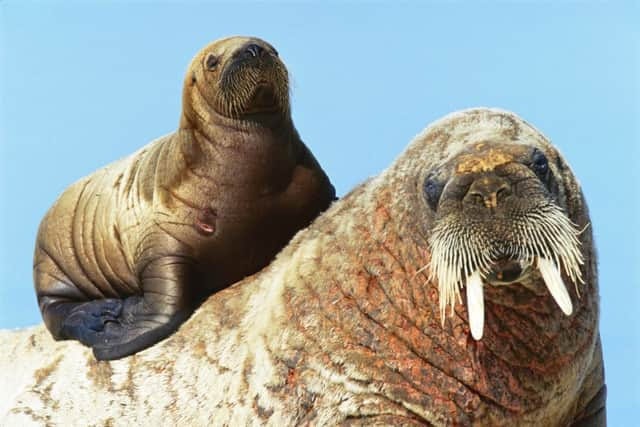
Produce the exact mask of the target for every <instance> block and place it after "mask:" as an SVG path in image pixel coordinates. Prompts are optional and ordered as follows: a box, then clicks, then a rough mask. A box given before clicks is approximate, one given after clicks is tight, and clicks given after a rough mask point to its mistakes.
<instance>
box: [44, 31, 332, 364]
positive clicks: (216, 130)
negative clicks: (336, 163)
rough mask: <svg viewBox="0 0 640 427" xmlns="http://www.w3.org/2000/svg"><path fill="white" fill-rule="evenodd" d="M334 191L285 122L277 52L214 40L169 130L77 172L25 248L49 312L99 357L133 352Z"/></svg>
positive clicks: (274, 247) (265, 255)
mask: <svg viewBox="0 0 640 427" xmlns="http://www.w3.org/2000/svg"><path fill="white" fill-rule="evenodd" d="M334 196H335V191H334V188H333V186H332V185H331V183H330V182H329V179H328V178H327V176H326V175H325V173H324V172H323V171H322V169H321V168H320V166H319V165H318V163H317V161H316V160H315V158H314V157H313V155H312V154H311V153H310V151H309V150H308V149H307V147H306V146H305V145H304V143H303V142H302V141H301V140H300V137H299V136H298V133H297V131H296V129H295V128H294V125H293V122H292V119H291V115H290V109H289V86H288V76H287V71H286V68H285V66H284V65H283V63H282V62H281V61H280V59H279V58H278V54H277V52H276V51H275V50H274V48H273V47H272V46H271V45H269V44H268V43H266V42H264V41H262V40H259V39H256V38H246V37H232V38H226V39H222V40H218V41H216V42H214V43H212V44H210V45H209V46H207V47H206V48H204V49H203V50H202V51H201V52H200V53H198V54H197V55H196V57H195V58H194V59H193V61H192V63H191V65H190V67H189V69H188V72H187V74H186V78H185V84H184V90H183V111H182V116H181V118H180V126H179V128H178V130H176V131H175V132H174V133H172V134H170V135H167V136H164V137H162V138H159V139H158V140H155V141H153V142H152V143H150V144H149V145H147V146H145V147H143V148H142V149H141V150H139V151H137V152H136V153H134V154H133V155H131V156H129V157H127V158H125V159H122V160H120V161H117V162H115V163H112V164H110V165H108V166H106V167H104V168H103V169H100V170H98V171H97V172H95V173H93V174H92V175H90V176H88V177H85V178H83V179H81V180H80V181H78V182H76V183H75V184H73V185H72V186H71V187H69V188H68V189H67V190H66V191H65V192H64V193H63V194H62V195H61V196H60V198H59V199H58V200H57V201H56V202H55V204H54V205H53V206H52V207H51V209H50V210H49V211H48V212H47V214H46V216H45V218H44V219H43V221H42V223H41V225H40V229H39V232H38V237H37V242H36V249H35V260H34V281H35V288H36V292H37V297H38V303H39V306H40V310H41V312H42V316H43V318H44V321H45V324H46V326H47V328H48V329H49V331H50V332H51V333H52V335H53V336H54V337H55V338H56V339H58V340H63V339H75V340H79V341H81V342H82V343H84V344H85V345H87V346H90V347H92V348H93V350H94V354H95V356H96V357H97V358H98V359H106V360H108V359H117V358H120V357H123V356H127V355H129V354H132V353H135V352H137V351H140V350H142V349H144V348H146V347H149V346H151V345H153V344H154V343H156V342H157V341H159V340H161V339H163V338H165V337H167V336H168V335H169V334H171V333H172V332H173V331H174V330H175V329H176V328H177V327H178V326H179V325H180V324H181V323H182V322H183V321H184V320H185V319H186V318H187V317H188V316H189V315H190V314H191V313H192V311H193V310H194V309H195V308H196V307H197V306H198V304H199V303H200V302H201V301H202V300H203V299H204V298H206V297H207V296H209V295H210V294H212V293H214V292H216V291H218V290H220V289H222V288H224V287H226V286H228V285H229V284H231V283H233V282H235V281H237V280H240V279H242V278H243V277H245V276H248V275H250V274H252V273H255V272H256V271H258V270H260V269H261V268H262V267H264V266H265V265H267V264H268V263H269V262H270V261H271V260H272V258H273V257H274V255H275V254H276V253H277V252H278V251H279V250H280V249H281V248H282V247H283V246H284V245H285V244H286V243H287V242H288V241H289V239H290V238H291V237H292V236H293V235H294V234H295V233H296V232H297V231H298V230H300V229H301V228H303V227H305V226H307V225H308V224H309V223H310V222H311V221H312V220H313V219H314V218H315V217H316V216H317V215H318V213H319V212H321V211H323V210H324V209H326V208H327V207H328V206H329V204H330V203H331V202H332V201H333V200H334Z"/></svg>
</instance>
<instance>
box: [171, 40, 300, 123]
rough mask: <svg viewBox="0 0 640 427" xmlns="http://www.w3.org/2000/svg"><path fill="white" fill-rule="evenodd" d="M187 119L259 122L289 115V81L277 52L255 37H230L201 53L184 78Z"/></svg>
mask: <svg viewBox="0 0 640 427" xmlns="http://www.w3.org/2000/svg"><path fill="white" fill-rule="evenodd" d="M183 115H184V116H186V119H187V120H189V121H191V122H193V121H195V122H201V121H204V122H208V121H211V118H212V115H217V116H222V117H225V118H229V119H240V120H251V121H261V119H267V120H272V119H273V117H274V116H278V117H288V115H289V79H288V73H287V69H286V67H285V66H284V64H283V63H282V61H281V60H280V59H279V57H278V52H277V51H276V50H275V49H274V48H273V46H271V45H270V44H269V43H267V42H265V41H263V40H260V39H258V38H253V37H229V38H225V39H221V40H217V41H215V42H213V43H211V44H210V45H208V46H207V47H205V48H204V49H202V50H201V51H200V52H199V53H198V54H197V55H196V56H195V58H194V59H193V61H192V62H191V65H190V66H189V70H188V72H187V75H186V77H185V84H184V93H183Z"/></svg>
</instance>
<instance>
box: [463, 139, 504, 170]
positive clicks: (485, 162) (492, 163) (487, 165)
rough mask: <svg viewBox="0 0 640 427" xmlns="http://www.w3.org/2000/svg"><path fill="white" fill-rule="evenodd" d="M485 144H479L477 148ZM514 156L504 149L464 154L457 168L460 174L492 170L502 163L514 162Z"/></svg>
mask: <svg viewBox="0 0 640 427" xmlns="http://www.w3.org/2000/svg"><path fill="white" fill-rule="evenodd" d="M483 147H484V144H478V145H477V146H476V149H478V150H480V149H482V148H483ZM512 161H513V157H512V156H511V155H509V154H508V153H505V152H504V151H502V150H494V149H489V150H487V152H486V154H484V155H483V156H476V155H474V154H472V153H470V154H466V155H463V156H462V157H461V159H460V163H459V164H458V166H457V168H456V173H457V174H459V175H463V174H468V173H480V172H490V171H492V170H494V169H495V168H496V167H498V166H500V165H504V164H506V163H509V162H512Z"/></svg>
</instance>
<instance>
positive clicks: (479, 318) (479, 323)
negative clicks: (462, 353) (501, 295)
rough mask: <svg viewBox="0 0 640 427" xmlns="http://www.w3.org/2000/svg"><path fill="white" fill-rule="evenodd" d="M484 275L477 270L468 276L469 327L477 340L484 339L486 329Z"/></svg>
mask: <svg viewBox="0 0 640 427" xmlns="http://www.w3.org/2000/svg"><path fill="white" fill-rule="evenodd" d="M483 292H484V291H483V290H482V277H480V272H479V271H476V272H475V273H473V274H472V275H471V276H469V277H467V311H468V312H469V327H470V328H471V335H472V336H473V338H474V339H475V340H480V339H482V331H483V330H484V294H483Z"/></svg>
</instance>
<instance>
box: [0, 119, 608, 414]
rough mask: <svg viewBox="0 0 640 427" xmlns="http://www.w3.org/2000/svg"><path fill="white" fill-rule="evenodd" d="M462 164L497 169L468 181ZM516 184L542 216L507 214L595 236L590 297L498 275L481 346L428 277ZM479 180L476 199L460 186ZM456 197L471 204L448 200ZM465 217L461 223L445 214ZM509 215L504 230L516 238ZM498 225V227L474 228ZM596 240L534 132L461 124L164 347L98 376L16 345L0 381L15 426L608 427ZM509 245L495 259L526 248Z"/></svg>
mask: <svg viewBox="0 0 640 427" xmlns="http://www.w3.org/2000/svg"><path fill="white" fill-rule="evenodd" d="M478 144H485V145H484V146H481V147H478ZM491 148H493V151H491V150H489V151H487V149H491ZM535 150H538V151H539V152H541V153H542V154H544V156H545V159H546V164H547V169H548V173H549V175H545V182H544V183H543V182H542V178H538V177H537V176H538V175H537V174H536V172H535V171H534V167H533V164H534V163H535V162H532V161H531V160H532V159H535V158H537V157H535V156H533V154H534V153H535V152H536V151H535ZM536 156H538V155H536ZM464 158H467V159H469V158H475V159H476V160H477V161H478V162H479V164H481V165H483V166H482V167H480V168H473V167H458V166H460V165H462V164H465V162H463V161H462V160H463V159H464ZM539 163H540V164H542V161H540V162H539ZM505 169H506V170H510V171H512V173H508V174H506V175H505V174H503V175H502V177H503V178H505V179H508V180H509V181H512V180H515V181H519V179H520V178H518V177H528V179H527V181H522V182H529V184H528V185H530V187H527V188H530V189H531V191H530V190H527V189H526V188H517V189H515V188H512V190H517V191H514V192H513V193H512V196H511V197H525V198H527V199H529V201H522V200H520V201H518V200H519V199H518V198H515V199H513V200H511V202H509V203H511V204H513V206H515V205H520V204H523V203H524V204H527V206H529V207H530V208H531V209H533V208H536V207H537V206H538V205H540V204H543V203H545V202H548V201H552V202H553V203H554V204H556V205H557V206H558V207H559V209H561V211H562V212H563V214H564V215H566V216H567V217H568V218H570V220H571V222H572V223H573V224H575V227H576V229H578V230H580V232H579V233H578V239H579V246H578V247H579V248H580V251H581V255H582V261H583V263H582V264H581V265H580V273H581V278H582V282H581V283H578V284H575V283H573V282H572V281H571V277H570V276H569V275H568V274H567V273H566V272H565V271H564V270H563V271H562V278H563V280H564V283H565V284H566V285H567V290H568V293H569V297H570V300H571V303H572V311H571V314H569V315H567V314H565V313H564V312H563V311H562V310H561V309H560V307H559V306H558V303H557V302H556V300H555V299H554V298H553V297H552V295H551V294H550V292H549V290H548V289H547V287H546V286H545V284H544V283H543V280H542V278H541V276H540V274H538V273H537V272H536V270H532V271H531V272H530V273H529V274H528V275H526V276H522V277H524V279H523V283H520V282H519V281H517V280H516V281H514V282H511V283H509V284H497V282H496V283H493V282H491V278H490V275H489V274H488V273H487V274H486V275H485V276H482V280H484V281H485V282H486V283H484V285H483V286H484V289H483V292H484V315H485V318H484V330H483V334H482V337H481V338H475V337H473V336H472V332H471V329H470V325H469V311H468V304H467V301H466V300H465V297H464V294H463V296H461V297H460V298H458V297H456V298H455V299H454V304H453V311H452V312H451V311H450V310H449V306H447V310H446V311H445V315H444V317H443V316H442V314H441V302H440V299H441V297H442V295H441V293H440V290H439V283H438V280H437V278H435V277H434V273H433V272H432V271H430V269H431V267H430V266H431V265H432V245H433V244H434V243H435V242H434V240H433V236H434V235H435V232H434V230H435V229H436V227H438V226H439V225H438V224H442V222H441V221H442V220H443V219H444V218H449V220H452V218H453V217H451V215H453V214H456V215H458V216H459V217H458V220H457V221H460V220H461V219H462V218H465V216H464V212H465V211H466V210H467V209H465V206H464V202H463V200H464V199H465V197H466V195H467V194H469V191H468V190H469V189H471V188H474V187H473V183H474V182H476V181H478V180H481V179H483V178H486V177H487V175H482V174H498V173H499V172H500V171H503V172H504V170H505ZM434 172H437V173H438V174H439V179H441V180H442V182H444V183H445V185H444V186H443V187H442V190H441V192H440V195H439V198H438V200H437V203H436V204H433V203H431V202H430V196H429V194H431V193H433V192H432V191H430V190H427V188H430V187H429V186H427V185H426V183H427V182H428V181H429V180H430V179H431V178H432V177H433V174H434ZM500 173H502V172H500ZM468 174H479V175H468ZM465 176H466V177H467V178H468V183H467V184H465V185H464V186H462V187H460V186H457V185H453V186H452V183H454V184H455V183H456V182H458V181H460V180H464V179H466V178H464V177H465ZM494 179H495V178H494ZM551 181H553V182H555V184H554V185H551V184H550V182H551ZM478 182H479V183H480V181H478ZM479 185H480V184H478V186H479ZM514 185H515V187H518V185H519V184H517V183H515V184H514ZM447 186H449V188H448V189H447ZM466 187H468V188H466ZM511 187H513V186H511ZM455 188H466V190H467V191H466V192H465V191H452V192H449V190H454V189H455ZM497 188H499V186H498V187H497ZM438 192H439V191H438V190H437V191H436V192H435V194H436V195H437V193H438ZM471 194H473V193H471ZM495 196H496V200H497V205H496V207H495V209H507V208H506V206H508V205H507V204H506V203H507V202H506V200H509V197H506V196H505V195H504V194H502V195H501V197H498V194H496V195H495ZM485 198H486V199H487V200H488V201H489V202H488V203H487V204H488V205H489V207H487V206H485V204H484V199H485ZM481 199H482V200H481ZM492 199H493V197H492V192H491V190H489V192H488V193H486V194H485V195H484V196H482V197H480V199H478V198H476V197H474V196H470V199H469V202H474V203H475V204H474V205H473V206H474V207H473V209H480V207H482V206H484V207H483V209H490V208H491V209H494V208H492V207H491V206H493V202H492ZM454 200H458V202H456V206H457V207H456V206H451V207H450V209H449V210H447V209H445V208H442V206H443V205H440V204H441V203H448V202H450V203H453V201H454ZM536 200H537V202H536ZM433 206H435V208H434V207H433ZM500 206H504V207H503V208H500ZM467 208H468V209H471V207H469V206H468V207H467ZM443 209H444V210H443ZM507 211H509V209H507ZM502 212H503V214H501V215H498V213H497V211H496V214H495V215H494V216H500V217H503V218H504V220H503V222H502V224H503V225H505V227H506V224H508V223H505V222H504V221H508V220H507V219H506V218H507V217H508V216H507V215H506V214H505V212H506V211H502ZM512 214H513V212H512ZM485 216H486V217H490V215H489V213H488V212H485ZM494 221H495V218H494ZM491 224H492V222H491V221H489V220H487V218H485V219H482V220H481V221H480V222H478V223H477V224H476V227H477V228H483V227H485V228H486V227H493V225H491ZM588 224H589V217H588V212H587V207H586V204H585V201H584V198H583V196H582V193H581V191H580V187H579V185H578V183H577V181H576V179H575V177H574V176H573V174H572V173H571V170H570V169H569V166H568V165H567V163H566V162H565V160H564V159H563V158H562V157H561V156H560V154H559V153H558V151H557V150H556V149H555V148H554V147H553V146H552V145H551V144H550V143H549V142H548V141H547V140H546V139H545V137H544V136H542V135H541V134H540V133H539V132H538V131H537V130H536V129H534V128H533V127H531V126H530V125H529V124H527V123H526V122H524V121H523V120H522V119H520V118H518V117H517V116H515V115H513V114H511V113H508V112H504V111H500V110H492V109H473V110H466V111H462V112H459V113H454V114H452V115H449V116H447V117H445V118H443V119H441V120H439V121H437V122H435V123H434V124H432V125H431V126H429V127H428V128H427V129H426V130H425V131H424V132H422V133H421V134H419V135H418V136H417V137H416V138H415V139H414V141H413V142H412V143H411V144H410V145H409V147H408V148H407V149H406V150H405V151H404V153H403V154H402V155H401V156H400V157H399V158H398V159H397V160H396V161H395V162H394V163H393V164H392V165H391V166H390V167H389V168H388V169H387V170H385V171H384V172H383V173H382V174H380V175H379V176H377V177H375V178H373V179H371V180H368V181H367V182H365V183H364V184H362V185H360V186H359V187H357V188H355V189H354V190H353V191H352V192H351V193H349V194H348V195H346V196H345V197H344V198H343V199H341V200H339V201H337V202H335V203H334V204H333V205H332V206H331V207H330V208H329V210H327V211H326V212H325V213H324V214H322V215H321V216H320V217H318V218H317V219H316V220H315V221H314V222H313V223H312V224H311V225H310V226H309V227H308V228H307V229H305V230H304V231H302V232H301V233H299V234H298V235H297V236H296V237H295V238H294V239H293V240H292V242H291V243H290V244H289V245H288V246H287V247H286V248H285V249H284V250H283V251H282V252H280V253H279V254H278V256H277V257H276V259H275V261H274V262H273V263H271V264H270V265H269V266H268V267H267V268H266V269H264V270H263V271H261V272H260V273H259V274H257V275H255V276H253V277H251V278H248V279H245V280H244V281H242V282H239V283H237V284H235V285H233V286H231V287H229V288H227V289H225V290H223V291H221V292H219V293H217V294H215V295H213V296H211V297H210V298H209V299H208V300H207V301H206V302H205V303H203V304H202V306H201V307H200V308H199V309H198V310H197V311H196V313H195V314H194V315H193V316H192V317H191V318H190V319H189V320H188V321H187V322H185V323H184V325H182V327H181V328H180V329H179V330H178V331H177V332H176V333H175V334H174V335H172V336H171V337H169V338H168V339H167V340H165V341H163V342H161V343H159V344H158V345H156V346H153V347H152V348H149V349H147V350H145V351H143V352H140V353H138V354H136V355H134V356H132V357H129V358H126V359H123V360H118V361H113V362H96V361H95V360H94V358H93V357H92V356H91V354H90V353H89V351H88V350H87V349H86V348H84V347H82V346H81V345H79V344H77V343H74V342H55V341H52V340H51V338H50V337H49V335H48V334H47V333H46V331H45V330H44V329H43V328H42V327H35V328H31V329H27V330H23V331H16V332H9V331H3V332H1V333H0V345H1V346H2V348H3V349H5V351H4V353H3V354H2V355H0V381H1V382H2V384H6V385H7V386H6V387H3V389H2V390H1V391H0V405H2V406H0V414H5V415H4V418H2V417H3V415H0V423H4V424H3V425H5V424H6V425H44V424H47V423H49V424H54V425H55V424H59V425H65V423H66V424H69V423H70V421H71V420H73V422H75V423H81V424H87V425H89V424H92V425H131V424H158V425H175V424H183V425H256V426H257V425H273V426H293V425H319V426H335V425H362V426H365V425H366V426H371V425H374V426H375V425H380V426H382V425H402V426H407V425H413V426H451V425H457V426H471V425H473V426H476V425H480V426H483V425H486V426H493V425H509V426H541V425H543V426H570V425H573V426H603V425H605V423H606V421H605V395H606V391H605V390H606V388H605V385H604V372H603V362H602V350H601V345H600V338H599V333H598V284H597V274H596V259H595V251H594V246H593V241H592V235H591V227H587V225H588ZM506 228H509V227H506ZM497 230H498V229H493V235H494V236H500V233H499V232H498V231H497ZM505 233H506V234H503V235H502V237H501V238H498V237H495V242H492V241H488V243H490V244H495V245H497V244H499V242H504V241H506V239H508V237H509V236H510V235H512V234H513V233H515V232H514V231H513V229H512V230H511V231H510V232H505ZM496 242H497V243H496ZM500 265H502V264H500ZM513 277H516V276H513ZM505 280H506V279H505ZM518 280H519V279H518ZM462 290H464V288H463V289H462ZM462 290H461V291H462ZM577 291H579V293H580V295H579V296H578V294H577Z"/></svg>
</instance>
